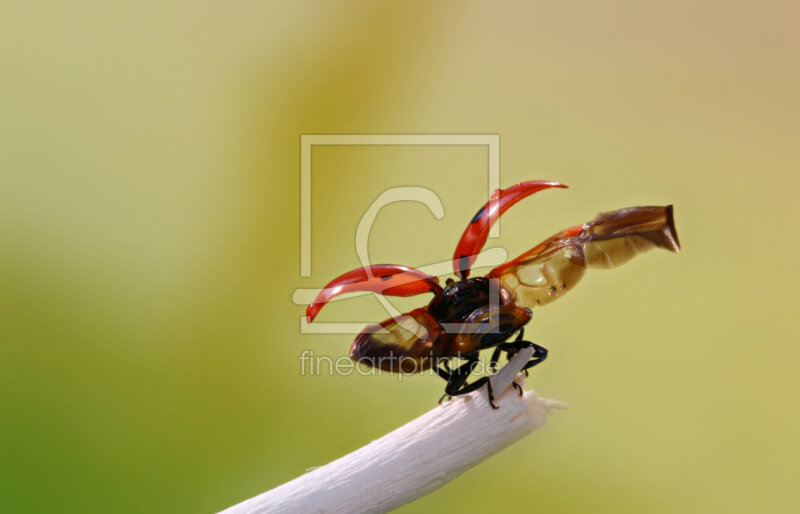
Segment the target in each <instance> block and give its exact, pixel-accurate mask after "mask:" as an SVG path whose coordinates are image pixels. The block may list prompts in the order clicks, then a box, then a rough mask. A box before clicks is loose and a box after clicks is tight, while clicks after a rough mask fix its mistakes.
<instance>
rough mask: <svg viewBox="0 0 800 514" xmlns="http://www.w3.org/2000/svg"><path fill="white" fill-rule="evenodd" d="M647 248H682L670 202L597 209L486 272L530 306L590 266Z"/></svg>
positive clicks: (560, 291) (561, 290)
mask: <svg viewBox="0 0 800 514" xmlns="http://www.w3.org/2000/svg"><path fill="white" fill-rule="evenodd" d="M651 248H664V249H666V250H670V251H673V252H678V251H680V243H679V242H678V234H677V233H676V232H675V223H674V220H673V217H672V206H671V205H669V206H666V207H657V206H652V207H650V206H648V207H629V208H627V209H620V210H617V211H611V212H604V213H601V214H598V215H597V216H596V217H595V219H594V220H592V221H590V222H589V223H586V224H583V225H578V226H576V227H572V228H569V229H567V230H564V231H562V232H559V233H558V234H556V235H554V236H553V237H551V238H549V239H547V240H545V241H543V242H542V243H540V244H538V245H537V246H535V247H533V248H532V249H531V250H529V251H527V252H525V253H524V254H522V255H520V256H519V257H517V258H516V259H514V260H513V261H510V262H508V263H506V264H503V265H502V266H499V267H497V268H495V269H493V270H492V271H490V272H489V274H488V276H490V277H496V278H499V279H500V282H501V283H502V284H503V286H505V287H506V288H508V289H509V290H510V291H511V292H512V293H514V295H515V296H516V302H517V304H518V305H522V306H525V307H530V308H533V307H534V306H537V305H545V304H547V303H550V302H552V301H553V300H555V299H557V298H560V297H561V296H563V295H564V294H565V293H566V292H567V291H569V290H571V289H572V288H573V287H574V286H575V285H576V284H577V282H578V281H579V280H580V279H581V277H583V274H584V273H585V271H586V269H588V268H604V269H609V268H614V267H617V266H620V265H622V264H624V263H626V262H628V261H629V260H631V259H632V258H633V257H634V256H636V255H638V254H640V253H642V252H646V251H647V250H650V249H651Z"/></svg>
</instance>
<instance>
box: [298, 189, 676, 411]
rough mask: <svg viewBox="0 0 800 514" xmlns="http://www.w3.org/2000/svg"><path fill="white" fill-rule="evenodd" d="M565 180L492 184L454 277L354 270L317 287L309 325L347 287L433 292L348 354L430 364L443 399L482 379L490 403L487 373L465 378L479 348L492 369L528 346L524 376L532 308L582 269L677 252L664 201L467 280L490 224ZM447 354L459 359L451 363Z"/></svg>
mask: <svg viewBox="0 0 800 514" xmlns="http://www.w3.org/2000/svg"><path fill="white" fill-rule="evenodd" d="M565 187H567V186H565V185H563V184H560V183H558V182H547V181H528V182H522V183H520V184H517V185H514V186H511V187H508V188H506V189H498V190H496V191H494V192H493V193H492V195H491V197H490V200H489V201H488V202H487V203H486V204H485V205H484V206H483V207H481V208H480V209H479V210H478V212H477V213H476V214H475V216H474V217H473V218H472V219H471V220H470V222H469V225H467V228H466V230H464V233H463V234H462V235H461V239H460V240H459V242H458V245H457V246H456V250H455V253H454V255H453V269H454V271H455V274H456V276H457V277H458V280H453V279H452V278H450V279H448V280H447V281H446V284H445V287H442V286H441V285H440V284H439V280H438V278H436V277H432V276H430V275H428V274H426V273H424V272H422V271H419V270H416V269H413V268H409V267H406V266H400V265H396V264H378V265H373V266H368V267H365V268H358V269H355V270H352V271H348V272H347V273H345V274H343V275H341V276H339V277H337V278H335V279H333V280H332V281H331V282H330V283H329V284H328V285H326V286H325V287H324V288H323V289H322V291H321V292H320V293H319V295H318V296H317V297H316V299H315V300H314V302H313V303H311V304H310V305H309V306H308V308H307V309H306V319H307V321H308V322H309V323H310V322H312V321H313V320H314V318H315V317H316V316H317V314H318V313H319V311H320V310H321V309H322V307H323V306H325V304H326V303H327V302H328V301H330V300H331V299H332V298H333V297H335V296H337V295H341V294H344V293H350V292H355V291H370V292H374V293H378V294H382V295H385V296H413V295H418V294H423V293H432V294H433V298H432V299H431V300H430V302H429V303H428V305H426V306H424V307H421V308H418V309H414V310H412V311H410V312H407V313H405V314H402V315H400V316H397V317H394V318H389V319H387V320H385V321H382V322H381V323H379V324H376V325H368V326H367V327H366V328H364V330H363V331H362V332H361V333H360V334H359V335H358V336H357V337H356V338H355V340H354V341H353V344H352V347H351V348H350V358H351V359H353V360H355V361H357V362H359V363H363V364H366V365H368V366H371V367H374V368H378V369H381V370H384V371H390V372H401V373H415V372H421V371H425V370H428V369H431V368H432V369H434V370H435V371H436V373H437V374H438V375H439V376H440V377H441V378H443V379H444V380H445V381H446V382H447V385H446V387H445V394H444V396H442V399H444V398H445V397H447V396H458V395H462V394H466V393H469V392H471V391H474V390H476V389H478V388H479V387H481V386H482V385H483V384H487V383H488V387H487V389H488V393H489V402H490V404H491V405H492V407H494V408H497V407H496V405H495V404H494V393H493V391H492V389H491V382H489V378H488V377H481V378H479V379H477V380H474V381H473V382H472V383H469V384H467V380H468V378H469V376H470V374H471V373H472V372H473V370H474V368H475V366H476V365H477V364H478V359H479V353H480V351H481V350H485V349H488V348H493V349H494V351H493V353H492V355H491V359H490V361H489V362H490V367H491V368H492V369H494V367H495V366H496V365H497V362H498V360H499V358H500V356H501V353H503V352H505V354H506V357H507V358H509V359H510V358H511V357H512V356H513V355H515V354H516V353H517V352H518V351H519V350H521V349H522V348H526V347H531V348H533V350H534V352H533V356H532V357H531V359H530V361H528V362H527V364H526V365H525V367H524V368H523V369H524V370H526V371H525V373H526V374H527V369H528V368H531V367H533V366H536V365H537V364H540V363H541V362H542V361H544V360H545V358H546V357H547V350H546V349H545V348H544V347H542V346H540V345H538V344H536V343H533V342H530V341H526V340H524V330H525V325H527V323H528V322H529V321H530V320H531V316H532V313H531V310H532V309H534V308H536V307H540V306H543V305H546V304H548V303H550V302H552V301H554V300H556V299H558V298H561V297H562V296H563V295H564V294H566V293H567V292H568V291H571V290H572V289H573V288H574V287H575V286H576V285H577V284H578V282H579V281H580V279H581V278H582V277H583V274H584V273H585V272H586V270H587V269H591V268H600V269H608V268H614V267H617V266H619V265H621V264H624V263H625V262H627V261H629V260H630V259H631V258H633V257H634V256H635V255H637V254H639V253H642V252H645V251H647V250H650V249H652V248H664V249H666V250H670V251H672V252H676V253H677V252H678V251H680V243H679V241H678V235H677V233H676V231H675V222H674V219H673V213H672V206H671V205H668V206H643V207H628V208H625V209H619V210H615V211H610V212H604V213H601V214H598V215H597V216H596V217H595V218H594V219H593V220H592V221H589V222H587V223H583V224H581V225H576V226H574V227H570V228H568V229H566V230H562V231H561V232H558V233H557V234H555V235H553V236H552V237H550V238H548V239H545V240H544V241H542V242H541V243H539V244H538V245H536V246H534V247H533V248H532V249H530V250H528V251H527V252H525V253H523V254H522V255H520V256H519V257H517V258H516V259H514V260H512V261H509V262H507V263H505V264H503V265H501V266H498V267H496V268H494V269H493V270H491V271H490V272H489V273H488V274H486V276H482V277H473V278H470V277H469V275H470V268H471V267H472V265H473V264H474V263H475V260H476V259H477V256H478V254H479V253H480V251H481V249H482V248H483V246H484V244H485V243H486V240H487V238H488V235H489V229H490V227H491V226H492V225H493V224H494V223H495V222H496V221H497V220H498V219H499V217H500V216H501V215H502V214H503V213H505V212H506V211H507V210H508V209H509V208H510V207H511V206H512V205H514V204H515V203H517V202H518V201H520V200H522V199H523V198H525V197H527V196H530V195H532V194H534V193H536V192H538V191H542V190H544V189H548V188H565ZM514 334H517V337H515V338H514V337H513V336H514ZM512 338H513V339H512ZM453 358H459V359H462V360H464V362H463V363H462V364H461V365H459V366H458V367H456V368H455V369H452V368H451V367H450V361H451V359H453ZM515 386H517V388H518V389H520V387H519V385H518V384H516V383H515ZM520 393H521V391H520ZM442 399H440V400H439V401H440V402H441V401H442Z"/></svg>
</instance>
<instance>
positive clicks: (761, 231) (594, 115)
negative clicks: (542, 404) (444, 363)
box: [0, 1, 800, 513]
mask: <svg viewBox="0 0 800 514" xmlns="http://www.w3.org/2000/svg"><path fill="white" fill-rule="evenodd" d="M798 14H800V13H799V12H798V7H797V4H796V2H755V1H749V2H748V1H745V2H722V1H712V2H700V3H698V2H694V1H679V2H674V1H671V2H635V1H620V2H598V3H573V2H558V3H553V2H537V3H527V2H526V3H523V2H520V3H509V2H494V3H489V2H486V3H478V2H436V3H423V2H419V3H413V2H403V3H400V2H396V3H378V4H374V3H371V2H310V1H304V2H288V1H286V2H216V3H212V2H203V3H188V2H187V3H182V2H124V3H112V4H109V3H105V2H82V1H81V2H77V3H75V2H70V3H64V2H44V3H37V4H31V3H28V2H17V1H10V2H9V1H6V2H4V4H3V7H2V14H1V15H0V58H1V62H2V80H1V81H0V173H1V174H2V183H1V185H0V195H1V197H2V201H1V202H0V261H1V262H0V291H1V292H2V294H1V295H0V298H1V299H2V300H1V301H2V309H0V334H1V335H2V345H1V346H0V383H2V387H0V405H1V406H2V410H1V411H0V452H1V453H0V466H2V471H1V473H2V476H0V510H2V511H4V512H23V511H25V512H45V511H47V512H54V511H58V512H208V511H213V510H218V509H221V508H224V507H226V506H229V505H231V504H233V503H237V502H239V501H241V500H244V499H246V498H248V497H250V496H253V495H255V494H257V493H259V492H262V491H264V490H266V489H269V488H271V487H273V486H276V485H278V484H281V483H283V482H285V481H287V480H289V479H291V478H293V477H295V476H297V475H299V474H301V473H303V472H304V470H306V469H307V468H310V467H312V466H319V465H322V464H324V463H326V462H328V461H330V460H332V459H334V458H336V457H339V456H341V455H343V454H344V453H347V452H349V451H351V450H353V449H355V448H358V447H360V446H362V445H364V444H365V443H367V442H369V441H370V440H372V439H374V438H377V437H379V436H380V435H382V434H384V433H386V432H388V431H390V430H392V429H394V428H396V427H398V426H400V425H402V424H403V423H405V422H407V421H408V420H410V419H412V418H413V417H416V416H417V415H420V414H422V413H423V412H425V411H427V410H428V409H430V408H431V407H432V406H434V405H435V401H436V399H437V398H438V396H439V394H441V392H442V386H443V383H442V382H441V381H440V380H437V379H435V378H432V377H427V376H425V377H412V378H406V379H404V380H403V381H402V382H400V381H398V380H397V379H396V378H393V377H390V376H381V377H374V376H357V375H353V376H348V377H330V376H327V375H325V376H314V377H310V376H305V377H304V376H300V364H299V360H298V357H299V355H300V354H301V352H302V351H303V350H305V349H310V350H313V351H314V352H315V353H316V354H321V355H330V356H332V357H338V356H340V355H343V354H345V353H346V352H347V350H348V349H349V344H350V341H351V339H352V336H349V335H301V334H300V330H299V327H300V317H301V316H302V314H303V312H304V307H302V306H298V305H295V304H293V303H292V300H291V298H292V293H293V291H294V290H295V289H296V288H300V287H320V286H322V285H323V284H324V283H326V282H327V281H328V280H330V279H331V278H333V277H334V276H336V275H338V274H339V273H341V272H344V271H346V270H349V269H351V268H354V267H356V266H358V265H359V262H358V260H357V258H356V254H355V249H354V234H355V228H356V224H357V222H358V220H359V219H360V216H361V215H362V214H363V212H364V210H365V209H366V208H367V207H368V206H369V204H370V203H371V202H372V201H373V200H374V199H375V197H376V196H377V195H378V194H379V193H380V192H381V191H383V190H384V189H386V188H388V187H391V186H400V185H418V186H424V187H428V188H431V189H433V190H434V191H436V192H437V193H438V194H439V195H440V197H441V199H442V201H443V203H444V206H445V209H446V216H445V218H444V219H443V220H440V221H439V220H436V219H434V218H433V216H431V215H430V213H429V212H428V211H427V209H426V208H425V207H423V206H421V205H419V204H413V203H398V204H394V205H392V206H390V207H387V208H386V209H384V210H383V211H382V212H381V214H380V215H379V217H378V219H377V222H376V225H375V227H374V230H373V233H372V238H371V240H370V252H371V257H372V259H373V262H397V263H402V264H407V265H411V266H420V265H424V264H428V263H430V262H436V261H439V260H442V259H446V258H448V257H450V256H451V255H452V251H453V248H454V245H455V243H456V241H457V240H458V237H459V235H460V233H461V231H462V229H463V228H464V226H465V224H466V222H467V221H468V220H469V219H470V218H471V216H472V215H473V214H474V212H475V211H476V210H477V208H478V206H480V205H481V204H482V202H483V201H484V200H485V198H486V195H487V192H488V191H487V182H486V160H487V153H486V149H485V148H481V147H404V148H397V147H395V148H388V147H319V148H315V150H314V168H313V180H312V190H313V194H314V196H313V201H312V208H313V215H312V222H313V256H312V264H313V276H312V277H311V278H300V235H299V227H300V204H299V201H300V197H299V190H300V189H299V186H300V183H299V169H300V162H299V156H300V152H299V143H300V135H301V134H314V133H323V134H324V133H341V134H351V133H378V134H382V133H401V134H402V133H415V134H416V133H445V134H450V133H480V134H484V133H490V134H500V136H501V146H502V153H501V171H502V173H501V181H502V183H501V185H502V186H503V187H506V186H509V185H511V184H514V183H517V182H520V181H523V180H530V179H550V180H559V181H562V182H565V183H567V184H569V185H570V186H571V188H570V189H568V190H559V191H548V192H543V193H540V194H538V195H536V196H535V197H533V198H531V199H529V200H527V201H525V202H523V203H521V204H519V205H518V206H516V207H514V209H513V210H511V211H510V212H509V214H508V215H507V216H506V217H505V218H504V223H503V225H502V229H503V232H502V238H501V239H493V240H490V246H497V245H502V246H503V247H505V248H507V249H508V251H509V253H510V254H511V255H512V256H513V255H515V254H518V253H520V252H522V251H524V250H526V249H527V248H529V247H530V246H532V245H533V244H534V243H536V242H538V241H539V240H541V239H542V238H544V237H546V236H549V235H550V234H551V233H553V232H554V231H556V230H559V229H561V228H564V227H566V226H570V225H573V224H575V223H579V222H582V221H585V220H588V219H590V218H591V217H593V216H594V215H595V214H596V213H597V212H600V211H603V210H608V209H614V208H620V207H625V206H629V205H644V204H666V203H673V204H674V205H675V210H676V219H677V226H678V232H679V235H680V238H681V242H682V244H683V249H684V251H683V253H681V254H680V255H673V254H669V253H667V252H652V253H650V254H647V255H645V256H642V257H640V258H639V259H637V260H635V261H634V262H632V263H630V264H628V265H627V266H626V267H624V268H622V269H619V270H615V271H613V272H596V273H593V274H592V275H591V276H588V275H587V277H586V278H585V279H584V281H583V283H582V285H581V287H580V288H578V291H577V292H575V293H572V294H570V295H568V296H567V297H566V298H565V299H563V300H561V301H559V302H557V303H555V304H553V305H552V306H548V307H545V308H542V309H541V310H539V311H537V312H536V313H535V314H534V320H533V322H532V323H533V324H532V326H531V328H530V329H529V331H528V335H529V337H530V338H531V339H533V340H535V341H537V342H539V343H540V344H543V345H544V346H546V347H548V348H549V349H550V352H551V353H550V358H549V359H548V361H547V363H546V364H545V365H543V366H541V367H540V368H537V369H536V370H535V373H533V374H532V377H531V381H530V383H531V385H532V386H533V387H535V388H536V389H537V390H538V391H539V392H540V393H541V394H542V395H544V396H547V397H552V398H557V399H559V400H563V401H566V402H568V403H569V404H570V410H568V411H566V412H558V413H557V414H556V415H555V416H554V417H552V418H551V420H550V422H549V423H548V424H546V425H545V426H544V427H543V428H542V429H541V430H539V431H538V432H536V433H534V435H533V436H532V437H529V438H527V439H525V440H523V441H520V442H519V443H517V444H516V445H514V446H512V447H511V448H509V449H507V450H505V451H504V452H502V453H500V454H498V455H496V456H494V457H493V458H491V459H490V460H488V461H486V462H485V463H483V464H481V465H480V466H478V467H476V468H474V469H472V470H471V471H469V472H467V473H466V474H464V475H463V476H461V477H460V478H458V479H457V480H455V481H454V482H452V483H451V484H449V485H447V486H446V487H444V488H443V489H441V490H439V491H436V492H434V493H433V494H430V495H428V496H426V497H424V498H422V499H420V500H418V501H416V502H413V503H411V504H409V505H408V506H406V507H405V508H404V509H402V511H403V512H409V513H410V512H432V511H442V510H447V511H459V512H486V511H487V510H488V509H492V508H494V509H497V508H500V509H501V510H502V509H508V510H510V509H519V508H524V509H530V510H532V511H533V510H535V511H537V512H797V511H798V509H800V501H798V499H797V492H796V489H797V479H798V477H799V476H800V464H799V463H798V462H799V460H798V457H800V429H799V428H798V427H799V426H800V414H798V412H797V397H796V396H797V392H798V386H799V385H800V379H799V378H798V362H800V347H798V345H797V342H798V337H797V330H796V326H797V319H796V315H797V314H796V311H797V305H798V303H797V290H798V285H799V284H798V273H797V271H796V268H795V262H796V260H797V257H796V253H797V250H798V247H799V245H798V242H797V237H796V234H795V230H796V227H797V222H798V207H797V199H796V197H797V190H798V186H799V185H800V178H798V171H800V169H799V167H798V164H800V151H799V150H798V148H799V146H798V134H800V130H798V129H800V126H799V125H800V122H799V121H798V120H800V112H798V111H799V109H798V107H800V100H799V99H798V90H800V67H799V66H798V59H797V56H798V52H799V51H800V35H799V33H798V31H797V19H798V18H797V17H798ZM427 298H428V297H427V296H426V297H425V299H424V300H420V299H419V298H417V299H401V300H398V301H396V302H395V304H396V305H398V306H399V307H401V308H410V307H413V306H417V305H418V304H420V303H421V302H424V301H427ZM384 317H385V315H384V313H383V311H382V310H381V308H380V306H379V305H378V303H377V302H376V301H375V300H374V299H373V298H369V297H363V298H358V299H353V300H350V301H346V302H337V303H335V304H332V305H330V306H328V307H327V308H326V309H325V310H324V311H323V312H322V314H321V315H320V318H319V319H320V320H321V321H361V320H364V319H374V320H375V321H377V320H380V319H383V318H384ZM468 429H469V427H465V430H468ZM364 485H365V486H369V484H364Z"/></svg>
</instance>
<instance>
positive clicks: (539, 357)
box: [522, 342, 547, 376]
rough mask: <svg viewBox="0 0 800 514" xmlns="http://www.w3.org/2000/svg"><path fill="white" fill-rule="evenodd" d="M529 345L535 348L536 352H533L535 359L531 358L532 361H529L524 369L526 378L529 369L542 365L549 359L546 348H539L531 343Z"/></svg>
mask: <svg viewBox="0 0 800 514" xmlns="http://www.w3.org/2000/svg"><path fill="white" fill-rule="evenodd" d="M528 344H529V345H530V346H533V350H534V352H533V357H531V360H529V361H528V363H527V364H525V367H524V368H522V369H523V370H525V372H526V373H525V376H527V371H528V368H532V367H534V366H536V365H537V364H539V363H541V362H542V361H543V360H545V359H546V358H547V348H545V347H544V346H539V345H538V344H536V343H530V342H529V343H528Z"/></svg>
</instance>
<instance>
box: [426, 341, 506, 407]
mask: <svg viewBox="0 0 800 514" xmlns="http://www.w3.org/2000/svg"><path fill="white" fill-rule="evenodd" d="M479 358H480V356H479V355H478V354H475V355H474V356H473V357H470V359H469V360H468V361H467V362H465V363H464V364H462V365H461V366H459V367H458V368H456V370H455V371H453V372H452V374H451V376H450V380H448V381H447V386H446V387H445V388H444V392H445V396H461V395H462V394H467V393H471V392H472V391H475V390H476V389H478V388H480V387H481V386H482V385H483V384H486V383H487V382H488V383H489V386H488V388H489V403H490V404H491V406H492V408H495V409H497V408H498V407H497V405H495V404H494V393H493V391H492V384H491V382H489V377H481V378H479V379H478V380H476V381H475V382H473V383H471V384H466V382H467V379H468V378H469V375H470V374H471V373H472V370H473V369H475V364H477V363H478V359H479ZM440 375H441V373H440ZM465 384H466V385H465ZM440 401H441V400H440Z"/></svg>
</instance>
